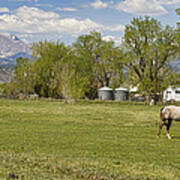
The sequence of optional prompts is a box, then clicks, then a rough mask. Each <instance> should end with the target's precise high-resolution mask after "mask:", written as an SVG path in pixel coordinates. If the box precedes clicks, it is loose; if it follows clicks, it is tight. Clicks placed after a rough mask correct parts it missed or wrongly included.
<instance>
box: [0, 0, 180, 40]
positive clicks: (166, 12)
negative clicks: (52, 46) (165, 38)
mask: <svg viewBox="0 0 180 180" xmlns="http://www.w3.org/2000/svg"><path fill="white" fill-rule="evenodd" d="M179 7H180V0H0V34H15V35H17V36H18V37H19V38H21V39H23V40H24V41H26V42H30V43H31V42H34V41H39V40H49V41H57V40H59V41H60V42H65V43H67V44H71V43H72V42H74V41H75V40H76V39H77V37H78V36H80V35H82V34H87V33H88V32H90V31H92V30H96V31H99V32H101V33H102V36H103V38H104V39H107V40H108V39H113V40H115V41H116V42H117V44H118V43H120V42H121V38H122V36H123V31H124V27H125V25H126V24H129V23H130V22H131V20H132V19H133V17H137V16H144V15H148V16H151V17H153V18H156V19H157V20H158V21H161V22H162V24H163V25H166V24H169V25H171V26H173V27H176V23H177V22H178V21H180V18H179V17H178V16H177V15H176V13H175V9H177V8H179Z"/></svg>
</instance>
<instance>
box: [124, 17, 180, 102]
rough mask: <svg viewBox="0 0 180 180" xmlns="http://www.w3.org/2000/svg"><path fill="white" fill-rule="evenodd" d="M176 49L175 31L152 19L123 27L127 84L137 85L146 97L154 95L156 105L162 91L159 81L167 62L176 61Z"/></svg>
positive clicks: (133, 21)
mask: <svg viewBox="0 0 180 180" xmlns="http://www.w3.org/2000/svg"><path fill="white" fill-rule="evenodd" d="M176 49H177V47H176V43H175V31H174V30H173V29H172V28H171V27H169V26H166V27H165V28H163V27H162V26H161V24H160V22H158V21H157V20H155V19H153V18H149V17H145V18H141V17H140V18H134V19H133V20H132V22H131V24H129V25H127V26H126V28H125V34H124V51H125V53H126V62H125V64H126V66H127V67H128V68H129V75H130V82H131V84H133V85H139V88H140V90H141V92H143V93H144V94H145V95H148V96H150V95H151V94H152V93H153V94H154V101H155V104H156V94H157V92H158V91H160V90H161V89H162V88H161V83H159V82H161V81H162V77H163V76H165V74H164V73H165V72H166V71H165V69H166V68H167V65H168V63H169V62H170V61H171V60H173V59H174V58H175V56H176V53H177V51H176ZM164 83H165V82H164ZM166 83H167V84H168V83H169V82H166Z"/></svg>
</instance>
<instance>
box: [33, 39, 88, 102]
mask: <svg viewBox="0 0 180 180" xmlns="http://www.w3.org/2000/svg"><path fill="white" fill-rule="evenodd" d="M32 50H33V55H34V56H35V57H36V58H38V60H37V62H36V64H35V71H36V86H35V88H36V91H38V93H39V94H41V95H42V96H45V97H49V96H50V97H60V98H64V99H66V100H67V101H69V100H70V99H75V98H82V97H84V95H85V89H86V88H85V87H86V85H87V84H88V81H86V79H85V78H84V76H83V73H82V72H81V71H80V69H81V67H80V66H81V64H80V63H79V62H78V59H77V58H76V56H75V54H74V53H75V52H74V51H73V50H72V48H71V47H67V46H65V45H64V44H63V43H58V42H57V43H52V42H47V41H45V42H39V43H35V44H33V46H32Z"/></svg>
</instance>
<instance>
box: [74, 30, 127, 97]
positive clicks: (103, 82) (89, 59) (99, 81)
mask: <svg viewBox="0 0 180 180" xmlns="http://www.w3.org/2000/svg"><path fill="white" fill-rule="evenodd" d="M73 48H74V50H75V52H76V53H75V54H76V56H77V58H78V59H79V61H80V64H82V66H81V67H82V69H81V71H82V73H84V76H86V77H87V79H88V81H89V82H90V88H89V89H88V90H89V92H87V94H89V96H90V97H94V95H93V92H97V89H98V88H99V87H100V86H115V84H116V85H117V84H118V85H119V84H121V83H122V81H123V80H124V74H123V71H122V68H123V66H122V62H121V60H122V52H121V51H120V49H119V48H118V47H116V46H115V44H114V42H113V41H110V42H106V41H104V40H103V39H102V37H101V34H100V33H98V32H95V31H94V32H90V34H87V35H82V36H80V37H79V38H78V40H77V42H76V43H75V44H74V45H73ZM93 89H94V91H93Z"/></svg>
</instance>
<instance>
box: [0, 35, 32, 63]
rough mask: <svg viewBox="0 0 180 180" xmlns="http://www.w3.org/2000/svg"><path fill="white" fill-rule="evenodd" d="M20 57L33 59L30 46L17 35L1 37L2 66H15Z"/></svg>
mask: <svg viewBox="0 0 180 180" xmlns="http://www.w3.org/2000/svg"><path fill="white" fill-rule="evenodd" d="M18 57H24V58H26V57H27V58H31V51H30V46H29V45H27V44H26V43H24V42H23V41H21V40H20V39H19V38H18V37H17V36H15V35H0V65H15V64H16V59H17V58H18Z"/></svg>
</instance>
